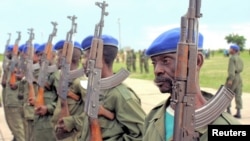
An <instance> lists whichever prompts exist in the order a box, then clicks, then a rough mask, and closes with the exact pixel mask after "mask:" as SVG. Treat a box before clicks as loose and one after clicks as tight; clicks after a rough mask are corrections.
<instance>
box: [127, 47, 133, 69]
mask: <svg viewBox="0 0 250 141" xmlns="http://www.w3.org/2000/svg"><path fill="white" fill-rule="evenodd" d="M132 59H133V58H132V53H131V51H130V50H128V51H127V56H126V66H127V70H128V71H131V67H132Z"/></svg>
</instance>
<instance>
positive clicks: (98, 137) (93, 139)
mask: <svg viewBox="0 0 250 141" xmlns="http://www.w3.org/2000/svg"><path fill="white" fill-rule="evenodd" d="M90 129H91V135H90V141H102V133H101V128H100V125H99V121H98V118H91V119H90Z"/></svg>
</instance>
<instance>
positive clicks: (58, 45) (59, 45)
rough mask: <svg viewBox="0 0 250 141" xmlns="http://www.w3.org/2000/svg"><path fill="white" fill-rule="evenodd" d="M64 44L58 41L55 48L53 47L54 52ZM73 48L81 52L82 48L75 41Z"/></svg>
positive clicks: (62, 41)
mask: <svg viewBox="0 0 250 141" xmlns="http://www.w3.org/2000/svg"><path fill="white" fill-rule="evenodd" d="M64 42H65V40H60V41H58V42H57V43H56V44H55V46H54V48H53V49H54V50H59V49H62V48H63V45H64ZM74 47H75V48H79V49H80V50H81V51H82V47H81V44H80V43H78V42H77V41H74Z"/></svg>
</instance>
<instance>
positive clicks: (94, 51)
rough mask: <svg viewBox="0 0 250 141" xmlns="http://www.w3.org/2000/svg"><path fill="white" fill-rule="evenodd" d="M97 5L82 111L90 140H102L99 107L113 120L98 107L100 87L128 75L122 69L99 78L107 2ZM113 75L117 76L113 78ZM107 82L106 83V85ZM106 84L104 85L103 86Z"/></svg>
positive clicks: (107, 113) (107, 116) (106, 115)
mask: <svg viewBox="0 0 250 141" xmlns="http://www.w3.org/2000/svg"><path fill="white" fill-rule="evenodd" d="M95 4H96V5H97V6H98V7H100V8H101V9H102V11H101V20H100V22H99V23H98V24H96V26H95V33H94V37H93V39H92V43H91V48H90V55H89V58H88V63H87V72H86V73H87V76H88V86H87V98H86V101H85V107H84V108H85V109H84V111H85V112H86V113H87V115H88V116H89V121H90V141H102V134H101V129H100V125H99V121H98V111H99V110H100V109H101V110H102V113H103V116H105V117H106V118H108V119H110V120H113V119H114V114H113V113H111V112H110V111H108V110H107V109H105V108H104V107H103V108H100V109H99V94H101V92H100V90H101V89H108V88H111V87H114V86H115V85H119V84H120V83H121V82H122V81H123V80H124V79H125V78H127V76H128V74H129V73H128V72H126V71H123V72H121V71H120V72H119V73H117V75H116V76H111V77H110V78H106V79H101V73H102V66H103V64H102V57H103V40H102V37H101V36H102V28H103V26H104V16H107V15H108V12H105V8H106V7H107V6H108V4H106V3H105V1H104V2H103V3H100V2H96V3H95ZM114 77H116V78H118V79H117V80H118V81H119V82H117V80H114ZM112 80H114V81H112ZM107 84H108V85H107ZM105 85H106V86H105Z"/></svg>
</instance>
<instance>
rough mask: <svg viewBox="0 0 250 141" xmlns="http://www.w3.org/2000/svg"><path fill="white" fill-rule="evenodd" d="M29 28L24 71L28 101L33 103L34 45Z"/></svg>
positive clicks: (33, 35)
mask: <svg viewBox="0 0 250 141" xmlns="http://www.w3.org/2000/svg"><path fill="white" fill-rule="evenodd" d="M28 30H29V32H28V33H29V39H28V41H27V42H26V45H27V54H28V56H27V58H26V63H27V64H26V69H25V71H26V73H25V77H26V80H27V82H28V88H29V93H28V102H29V104H30V105H34V100H35V89H34V85H33V82H34V76H33V70H34V69H33V57H34V47H33V43H32V41H33V40H34V37H35V34H34V33H33V28H30V29H28Z"/></svg>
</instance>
